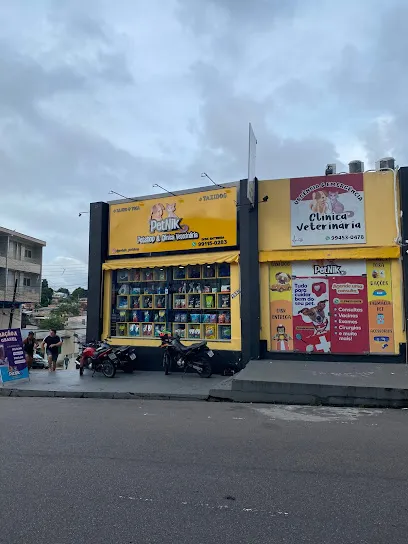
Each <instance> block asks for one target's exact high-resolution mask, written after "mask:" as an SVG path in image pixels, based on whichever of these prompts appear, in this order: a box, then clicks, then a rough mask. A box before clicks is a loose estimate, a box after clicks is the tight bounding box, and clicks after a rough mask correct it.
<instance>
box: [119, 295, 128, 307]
mask: <svg viewBox="0 0 408 544" xmlns="http://www.w3.org/2000/svg"><path fill="white" fill-rule="evenodd" d="M116 307H117V309H118V310H119V311H120V310H129V295H118V297H117V301H116Z"/></svg>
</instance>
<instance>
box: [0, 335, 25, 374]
mask: <svg viewBox="0 0 408 544" xmlns="http://www.w3.org/2000/svg"><path fill="white" fill-rule="evenodd" d="M22 378H28V368H27V362H26V360H25V356H24V350H23V340H22V338H21V331H20V329H3V330H0V381H1V382H3V383H6V382H10V381H14V380H21V379H22Z"/></svg>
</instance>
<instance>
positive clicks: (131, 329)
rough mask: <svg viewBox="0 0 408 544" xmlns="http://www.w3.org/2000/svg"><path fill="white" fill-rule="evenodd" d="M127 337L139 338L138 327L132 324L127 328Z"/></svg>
mask: <svg viewBox="0 0 408 544" xmlns="http://www.w3.org/2000/svg"><path fill="white" fill-rule="evenodd" d="M129 335H130V336H140V325H136V324H135V323H132V324H131V325H130V326H129Z"/></svg>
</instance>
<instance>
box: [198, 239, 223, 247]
mask: <svg viewBox="0 0 408 544" xmlns="http://www.w3.org/2000/svg"><path fill="white" fill-rule="evenodd" d="M226 243H227V240H208V241H206V242H198V245H199V246H223V245H226Z"/></svg>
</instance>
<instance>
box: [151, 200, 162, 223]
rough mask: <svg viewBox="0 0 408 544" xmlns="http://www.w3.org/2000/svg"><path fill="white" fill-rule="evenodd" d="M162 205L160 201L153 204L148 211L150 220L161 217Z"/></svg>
mask: <svg viewBox="0 0 408 544" xmlns="http://www.w3.org/2000/svg"><path fill="white" fill-rule="evenodd" d="M163 213H164V206H163V204H161V203H158V204H154V205H153V206H152V209H151V212H150V220H152V219H156V220H157V221H159V220H160V219H162V218H163Z"/></svg>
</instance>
